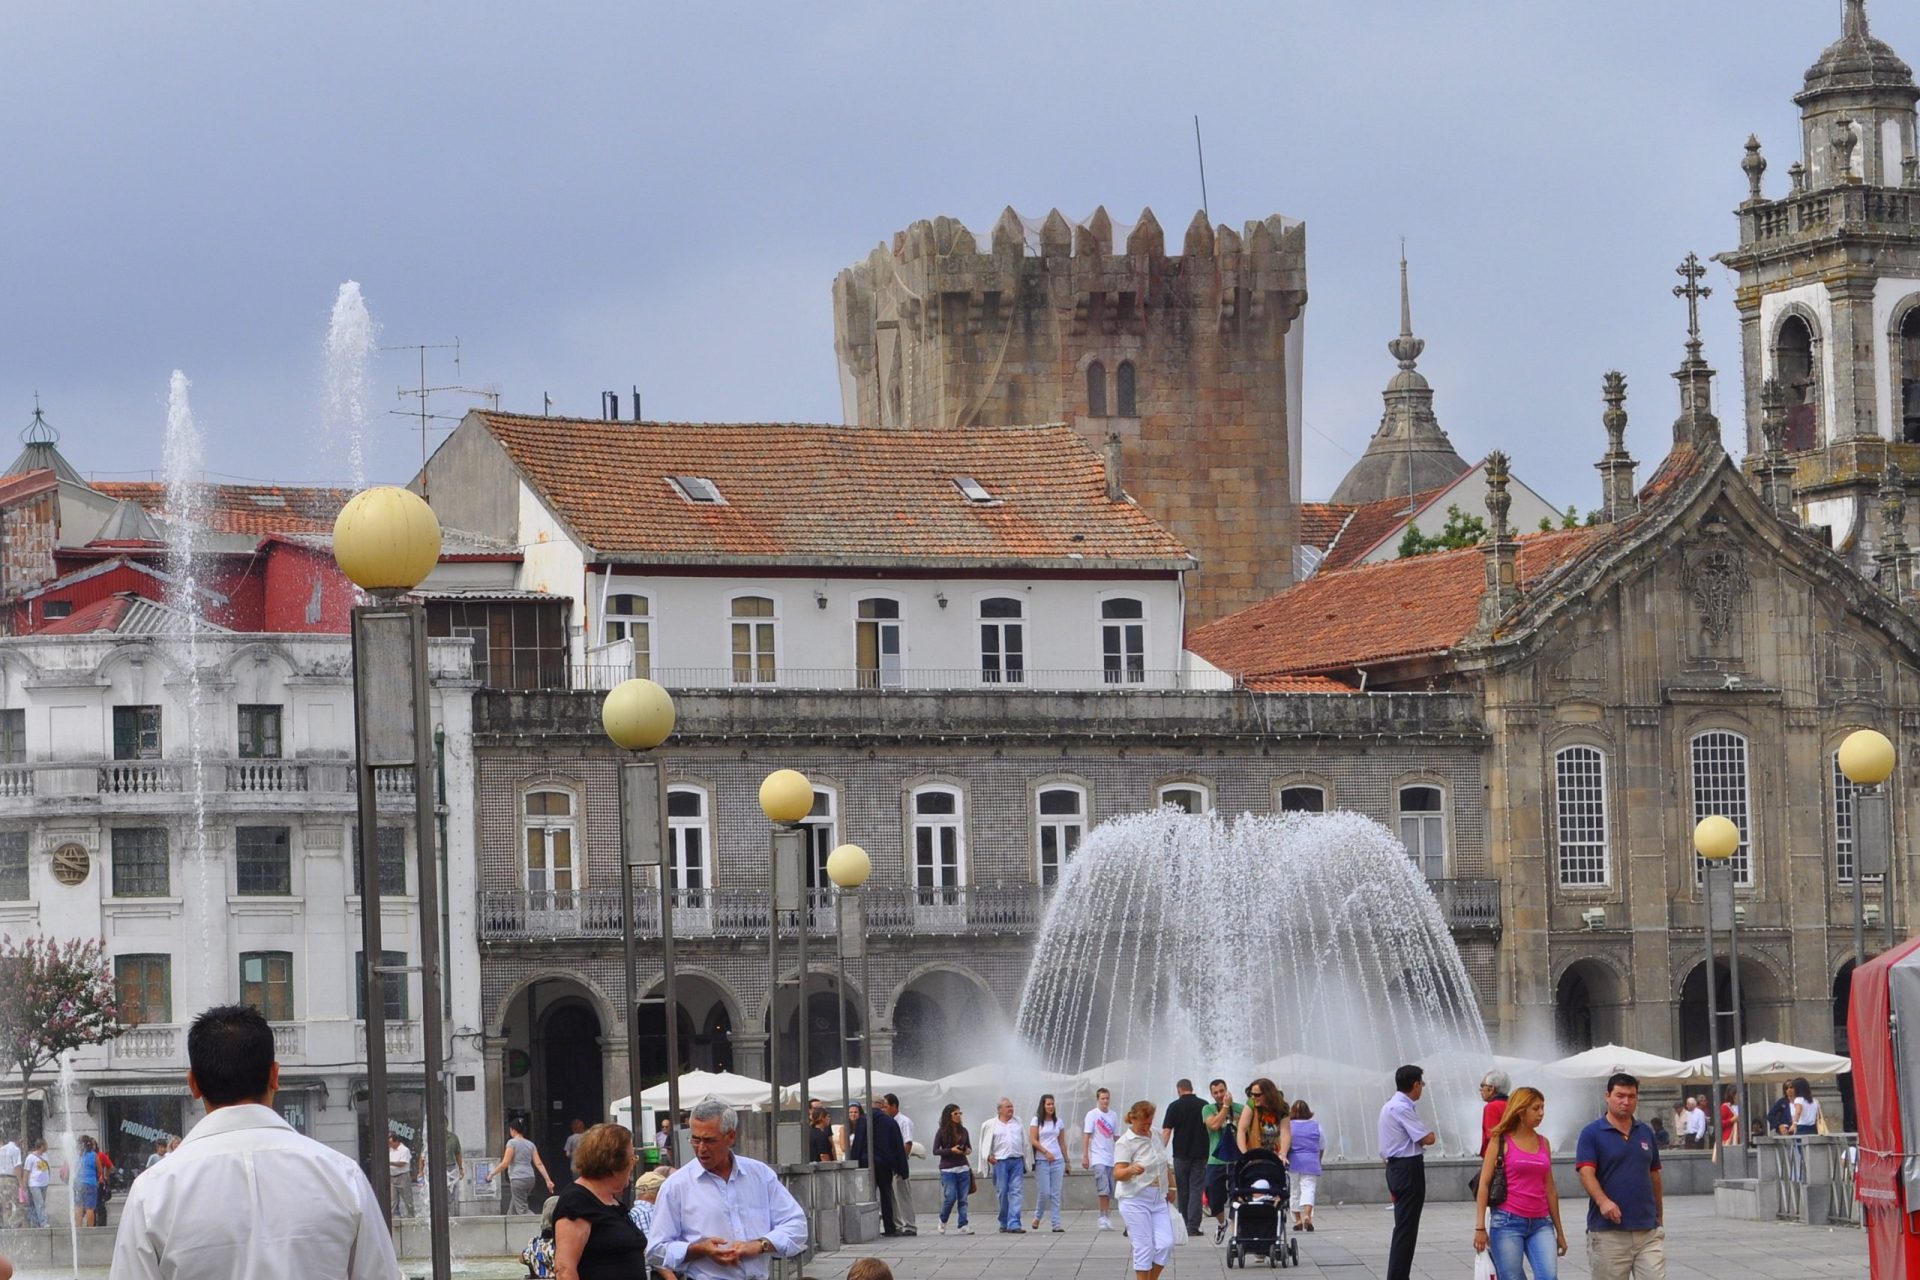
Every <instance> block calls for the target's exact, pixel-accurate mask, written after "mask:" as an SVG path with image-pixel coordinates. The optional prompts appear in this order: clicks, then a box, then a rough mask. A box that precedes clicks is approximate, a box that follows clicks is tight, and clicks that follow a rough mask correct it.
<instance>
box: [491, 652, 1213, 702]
mask: <svg viewBox="0 0 1920 1280" xmlns="http://www.w3.org/2000/svg"><path fill="white" fill-rule="evenodd" d="M602 658H603V655H600V654H598V653H597V652H594V651H590V652H589V659H588V661H587V662H585V663H559V662H553V663H543V664H541V666H540V668H539V669H538V671H537V672H532V673H529V672H526V671H516V672H514V673H512V674H511V675H507V674H506V673H503V674H502V677H501V678H500V679H499V680H497V681H496V680H493V679H489V680H488V681H487V682H486V683H487V685H488V687H489V688H529V687H531V688H538V689H570V690H584V691H592V690H605V689H611V688H612V687H613V686H614V685H616V684H619V683H620V682H621V681H622V680H628V679H631V678H633V676H634V675H635V674H641V675H645V676H646V677H647V678H648V679H650V680H654V681H657V682H658V683H660V684H662V685H665V686H666V687H667V688H668V689H672V690H676V691H678V690H693V689H714V690H729V691H734V692H752V691H754V690H756V689H799V690H819V691H840V690H856V689H868V690H874V691H877V692H882V693H885V692H899V693H949V692H956V691H962V690H978V691H983V692H992V693H1023V692H1031V693H1065V692H1074V691H1086V690H1098V689H1105V690H1116V691H1125V690H1136V691H1137V690H1149V691H1157V692H1165V691H1184V690H1202V691H1215V692H1218V691H1226V690H1231V689H1237V688H1239V687H1240V684H1239V681H1237V680H1236V679H1235V678H1234V677H1233V676H1231V675H1229V674H1227V673H1226V672H1224V671H1185V670H1179V669H1162V668H1156V667H1137V666H1124V665H1123V666H1121V667H1118V668H1111V669H1110V668H1106V667H1077V668H1033V667H1030V668H1025V669H1019V670H1011V671H1009V670H987V669H983V668H981V667H906V668H898V669H887V668H882V667H781V666H776V667H774V668H773V669H772V671H771V673H768V672H765V671H762V670H760V669H758V668H754V667H746V666H739V667H735V666H725V667H651V668H648V669H646V670H644V671H638V672H637V671H636V667H635V664H633V663H632V662H624V663H622V662H618V661H605V660H601V659H602ZM529 674H531V675H533V676H534V679H533V680H532V682H531V684H530V683H529V681H528V680H527V678H526V677H527V676H528V675H529Z"/></svg>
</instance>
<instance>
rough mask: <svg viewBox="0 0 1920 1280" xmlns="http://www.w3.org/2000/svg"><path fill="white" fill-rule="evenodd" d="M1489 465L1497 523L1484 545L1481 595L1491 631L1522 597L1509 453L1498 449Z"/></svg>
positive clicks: (1483, 626) (1485, 625)
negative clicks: (1484, 588)
mask: <svg viewBox="0 0 1920 1280" xmlns="http://www.w3.org/2000/svg"><path fill="white" fill-rule="evenodd" d="M1486 466H1487V514H1488V515H1490V516H1492V517H1493V524H1492V525H1491V527H1489V528H1488V530H1487V540H1486V542H1484V543H1482V544H1481V548H1480V550H1481V553H1482V554H1483V555H1484V556H1485V557H1486V564H1487V592H1486V594H1485V595H1484V596H1482V597H1481V599H1480V630H1481V631H1482V632H1484V633H1486V634H1487V635H1491V634H1492V633H1493V629H1494V628H1495V627H1497V626H1498V625H1499V624H1500V619H1501V618H1503V617H1505V616H1506V613H1507V610H1508V609H1511V608H1512V607H1513V605H1514V602H1515V601H1517V600H1518V599H1519V598H1520V583H1519V559H1520V544H1519V543H1517V542H1515V541H1514V540H1513V527H1512V526H1511V525H1509V524H1508V523H1507V511H1508V509H1509V508H1511V507H1512V506H1513V498H1512V497H1511V496H1510V495H1509V494H1508V493H1507V482H1508V480H1510V479H1511V478H1512V477H1511V475H1510V474H1509V473H1508V470H1507V455H1506V454H1504V453H1502V452H1500V450H1498V449H1495V450H1494V451H1493V452H1492V453H1490V454H1488V455H1487V463H1486Z"/></svg>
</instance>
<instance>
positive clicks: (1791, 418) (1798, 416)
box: [1773, 316, 1820, 453]
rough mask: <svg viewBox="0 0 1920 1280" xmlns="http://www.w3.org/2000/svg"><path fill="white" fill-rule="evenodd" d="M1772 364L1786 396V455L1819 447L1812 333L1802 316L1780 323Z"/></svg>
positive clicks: (1774, 344)
mask: <svg viewBox="0 0 1920 1280" xmlns="http://www.w3.org/2000/svg"><path fill="white" fill-rule="evenodd" d="M1773 363H1774V370H1775V376H1777V377H1778V378H1779V380H1780V388H1781V390H1782V391H1784V392H1785V393H1786V397H1787V430H1786V449H1787V452H1788V453H1796V452H1798V451H1800V450H1802V449H1813V448H1817V447H1818V446H1819V444H1820V424H1819V417H1818V414H1817V413H1816V411H1815V408H1814V395H1815V391H1816V388H1815V387H1814V384H1813V331H1812V330H1811V329H1809V328H1807V322H1806V321H1805V320H1803V319H1801V318H1800V317H1799V316H1788V317H1787V318H1786V319H1785V320H1783V321H1781V322H1780V331H1779V333H1778V335H1777V336H1776V337H1775V338H1774V343H1773Z"/></svg>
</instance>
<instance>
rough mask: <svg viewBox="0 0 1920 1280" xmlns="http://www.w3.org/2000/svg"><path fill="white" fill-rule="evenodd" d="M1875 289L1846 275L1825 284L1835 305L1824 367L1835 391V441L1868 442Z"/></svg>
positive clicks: (1872, 419) (1868, 280)
mask: <svg viewBox="0 0 1920 1280" xmlns="http://www.w3.org/2000/svg"><path fill="white" fill-rule="evenodd" d="M1873 286H1874V281H1873V279H1872V277H1870V276H1848V277H1845V278H1842V279H1839V280H1834V281H1831V282H1829V283H1828V285H1827V295H1828V297H1829V298H1831V299H1832V302H1833V333H1832V334H1831V335H1830V337H1829V340H1828V343H1827V364H1828V366H1829V370H1830V376H1831V377H1832V379H1833V381H1832V389H1833V438H1834V439H1835V440H1847V439H1854V438H1872V437H1874V436H1878V435H1879V434H1880V427H1879V423H1878V422H1877V421H1876V412H1877V409H1876V406H1877V405H1878V403H1879V397H1878V396H1877V395H1876V394H1875V392H1876V390H1877V388H1876V387H1875V385H1874V383H1875V379H1874V375H1873V348H1874V326H1873Z"/></svg>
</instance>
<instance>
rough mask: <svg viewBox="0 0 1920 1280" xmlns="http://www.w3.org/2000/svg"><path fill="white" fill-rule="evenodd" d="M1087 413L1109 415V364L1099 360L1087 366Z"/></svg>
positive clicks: (1092, 415) (1095, 416)
mask: <svg viewBox="0 0 1920 1280" xmlns="http://www.w3.org/2000/svg"><path fill="white" fill-rule="evenodd" d="M1087 414H1088V416H1090V417H1094V418H1104V417H1106V416H1107V366H1105V365H1104V364H1101V363H1100V362H1099V361H1098V360H1095V361H1094V362H1093V363H1092V364H1090V365H1088V366H1087Z"/></svg>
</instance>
